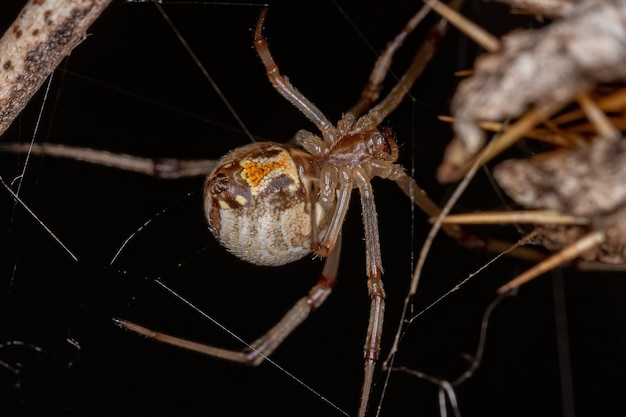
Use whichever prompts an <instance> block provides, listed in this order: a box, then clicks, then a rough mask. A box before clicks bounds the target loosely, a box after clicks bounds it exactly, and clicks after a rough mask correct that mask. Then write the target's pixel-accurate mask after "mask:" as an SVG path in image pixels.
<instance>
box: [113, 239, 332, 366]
mask: <svg viewBox="0 0 626 417" xmlns="http://www.w3.org/2000/svg"><path fill="white" fill-rule="evenodd" d="M336 243H337V244H336V247H335V250H333V251H332V252H331V253H330V255H329V256H328V257H327V258H326V261H325V263H324V268H323V270H322V273H321V275H320V277H319V279H318V281H317V284H315V285H314V286H313V288H311V290H310V291H309V293H308V294H307V295H306V296H304V297H302V298H301V299H300V300H298V301H297V302H296V303H295V304H294V306H293V307H291V309H290V310H289V311H287V313H286V314H285V315H284V316H283V318H282V319H280V321H279V322H278V323H276V324H275V325H274V326H273V327H272V328H271V329H270V330H269V331H268V332H267V333H265V334H264V335H263V336H261V337H260V338H258V339H257V340H255V341H254V342H253V343H251V344H250V345H249V346H248V347H247V348H245V349H243V350H232V349H224V348H219V347H215V346H210V345H207V344H204V343H198V342H194V341H191V340H187V339H183V338H180V337H176V336H171V335H168V334H165V333H161V332H157V331H154V330H150V329H148V328H146V327H143V326H140V325H138V324H136V323H133V322H130V321H127V320H123V319H118V318H116V319H114V322H115V324H117V325H118V326H120V327H122V328H124V329H127V330H130V331H133V332H135V333H138V334H140V335H142V336H145V337H147V338H150V339H154V340H156V341H159V342H162V343H167V344H169V345H173V346H177V347H181V348H184V349H188V350H192V351H194V352H198V353H202V354H204V355H208V356H213V357H217V358H220V359H226V360H230V361H234V362H241V363H246V364H250V365H259V364H260V363H261V362H263V360H264V359H265V358H267V357H268V356H269V355H271V354H272V352H273V351H274V350H275V349H276V348H277V347H278V346H280V344H281V343H282V342H283V340H285V338H286V337H287V336H289V334H290V333H291V332H292V331H294V330H295V328H296V327H298V326H299V325H300V323H302V322H303V321H304V320H305V319H306V318H307V317H308V316H309V314H310V313H311V312H312V311H313V310H315V309H316V308H317V307H319V306H320V305H321V304H322V303H323V302H324V301H325V300H326V298H327V297H328V296H329V295H330V293H331V291H332V289H333V286H334V285H335V281H336V278H337V269H338V267H339V258H340V254H341V236H339V237H338V239H337V242H336Z"/></svg>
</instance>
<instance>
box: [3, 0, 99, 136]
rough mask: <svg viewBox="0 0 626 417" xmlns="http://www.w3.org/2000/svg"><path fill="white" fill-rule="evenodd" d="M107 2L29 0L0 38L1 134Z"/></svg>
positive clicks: (72, 47)
mask: <svg viewBox="0 0 626 417" xmlns="http://www.w3.org/2000/svg"><path fill="white" fill-rule="evenodd" d="M110 2H111V0H29V2H28V3H27V4H26V5H25V6H24V9H22V11H21V12H20V14H19V16H18V17H17V19H16V20H15V22H14V23H13V24H12V25H11V27H10V28H9V29H8V30H7V31H6V32H5V34H4V35H3V37H2V39H0V135H2V134H3V133H4V132H5V131H6V129H7V128H8V127H9V125H10V124H11V123H12V122H13V120H14V119H15V118H16V117H17V115H18V114H19V113H20V112H21V111H22V109H24V107H25V106H26V104H27V103H28V101H29V100H30V99H31V97H32V96H33V95H34V94H35V93H36V92H37V90H39V87H41V85H42V84H43V82H44V81H45V80H46V78H47V77H48V76H49V75H50V73H52V71H54V69H55V68H56V67H57V66H58V65H59V63H60V62H61V61H62V60H63V58H65V57H66V56H67V55H69V53H70V52H71V51H72V50H73V49H74V48H75V47H76V46H77V45H78V44H79V43H80V42H81V41H82V40H83V39H84V38H85V36H86V31H87V28H89V26H90V25H91V24H92V23H93V22H94V20H96V18H97V17H98V16H99V15H100V13H101V12H102V11H103V10H104V8H105V7H107V6H108V5H109V3H110Z"/></svg>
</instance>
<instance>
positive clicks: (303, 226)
mask: <svg viewBox="0 0 626 417" xmlns="http://www.w3.org/2000/svg"><path fill="white" fill-rule="evenodd" d="M307 155H308V154H306V153H304V152H303V151H301V150H300V149H298V148H295V147H292V146H286V145H282V144H278V143H273V142H262V143H253V144H250V145H246V146H242V147H240V148H237V149H235V150H233V151H231V152H230V153H228V154H227V155H226V156H225V157H223V158H222V160H221V161H220V162H219V163H218V165H217V166H216V168H215V169H214V170H213V172H212V173H211V175H210V176H209V177H208V178H207V181H206V184H205V197H204V198H205V200H204V204H205V214H206V217H207V220H208V222H209V228H210V229H211V232H212V233H213V234H214V235H215V237H216V238H217V239H218V240H219V242H220V243H221V244H222V245H223V246H224V247H225V248H226V249H227V250H228V251H230V252H231V253H233V254H234V255H235V256H237V257H239V258H241V259H243V260H245V261H247V262H250V263H253V264H257V265H271V266H277V265H283V264H286V263H289V262H293V261H295V260H298V259H300V258H302V257H303V256H305V255H307V254H309V253H310V252H311V199H310V196H309V191H308V190H309V187H308V180H307V179H306V178H303V174H304V173H305V172H306V171H307V170H308V169H309V164H308V162H307V161H308V158H307ZM316 212H317V213H319V212H321V210H317V211H316ZM318 219H319V220H321V217H320V216H318ZM319 224H320V222H319V221H318V222H316V225H319Z"/></svg>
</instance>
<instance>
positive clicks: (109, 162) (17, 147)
mask: <svg viewBox="0 0 626 417" xmlns="http://www.w3.org/2000/svg"><path fill="white" fill-rule="evenodd" d="M0 152H14V153H27V154H30V155H46V156H51V157H54V158H67V159H74V160H76V161H81V162H88V163H90V164H94V165H102V166H106V167H109V168H117V169H121V170H124V171H132V172H137V173H139V174H144V175H150V176H152V177H156V178H163V179H177V178H183V177H195V176H206V175H209V174H210V173H211V171H213V168H214V167H215V165H216V163H217V161H216V160H213V159H204V160H203V159H194V160H180V159H173V158H158V159H155V158H143V157H139V156H133V155H128V154H118V153H113V152H108V151H101V150H96V149H91V148H81V147H73V146H65V145H59V144H52V143H43V144H37V143H30V144H29V143H5V144H0Z"/></svg>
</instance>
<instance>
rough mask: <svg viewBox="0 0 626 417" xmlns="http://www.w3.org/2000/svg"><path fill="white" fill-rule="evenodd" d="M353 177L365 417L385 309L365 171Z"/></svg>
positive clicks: (373, 210) (371, 197)
mask: <svg viewBox="0 0 626 417" xmlns="http://www.w3.org/2000/svg"><path fill="white" fill-rule="evenodd" d="M353 178H354V182H355V184H356V185H357V187H358V188H359V195H360V196H361V209H362V213H363V225H364V228H365V249H366V268H367V289H368V292H369V295H370V299H371V304H370V316H369V324H368V328H367V336H366V338H365V347H364V356H365V366H364V374H365V375H364V379H363V388H362V392H361V404H360V406H359V414H358V415H359V417H364V416H365V412H366V411H367V404H368V401H369V396H370V391H371V389H372V380H373V377H374V368H375V366H376V362H377V361H378V354H379V352H380V339H381V335H382V331H383V316H384V310H385V291H384V289H383V283H382V279H381V277H382V265H381V263H382V261H381V256H380V241H379V234H378V221H377V214H376V204H375V203H374V194H373V191H372V185H371V184H370V181H369V178H368V177H367V175H366V173H365V171H363V170H362V169H361V168H359V167H356V168H354V171H353Z"/></svg>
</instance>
